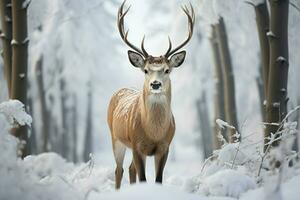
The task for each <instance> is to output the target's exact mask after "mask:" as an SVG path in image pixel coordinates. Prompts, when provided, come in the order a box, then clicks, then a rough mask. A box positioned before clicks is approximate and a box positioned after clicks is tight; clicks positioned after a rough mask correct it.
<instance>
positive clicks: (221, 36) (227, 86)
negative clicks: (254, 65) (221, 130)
mask: <svg viewBox="0 0 300 200" xmlns="http://www.w3.org/2000/svg"><path fill="white" fill-rule="evenodd" d="M216 32H217V37H218V40H219V44H220V46H219V48H220V55H221V63H222V70H223V79H224V94H225V96H224V97H225V98H224V100H225V117H226V121H227V122H228V123H230V124H231V125H232V126H234V127H235V128H236V129H238V121H237V111H236V103H235V85H234V74H233V69H232V64H231V57H230V52H229V46H228V38H227V33H226V27H225V23H224V20H223V18H222V17H221V18H220V19H219V23H218V24H217V25H216ZM228 132H229V141H230V142H234V141H238V140H240V139H241V138H236V137H235V136H234V135H235V133H236V130H234V129H228Z"/></svg>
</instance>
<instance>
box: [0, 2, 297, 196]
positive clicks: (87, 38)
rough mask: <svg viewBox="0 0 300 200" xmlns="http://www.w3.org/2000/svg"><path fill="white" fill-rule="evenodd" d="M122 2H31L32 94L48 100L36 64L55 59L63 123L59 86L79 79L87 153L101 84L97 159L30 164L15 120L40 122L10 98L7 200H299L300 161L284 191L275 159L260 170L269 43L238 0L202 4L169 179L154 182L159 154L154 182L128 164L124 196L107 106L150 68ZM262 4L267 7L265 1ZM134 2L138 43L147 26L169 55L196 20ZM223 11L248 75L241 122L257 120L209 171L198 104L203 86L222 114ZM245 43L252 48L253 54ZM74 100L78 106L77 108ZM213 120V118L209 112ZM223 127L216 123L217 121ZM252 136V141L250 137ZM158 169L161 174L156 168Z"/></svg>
mask: <svg viewBox="0 0 300 200" xmlns="http://www.w3.org/2000/svg"><path fill="white" fill-rule="evenodd" d="M28 2H29V1H28V0H26V1H24V3H25V4H24V5H23V6H27V5H28V4H27V3H28ZM120 2H121V1H115V0H112V1H101V2H100V3H99V1H98V0H91V1H90V2H89V3H86V1H83V0H72V1H69V0H44V1H32V2H31V4H30V6H29V10H28V11H29V12H28V19H29V20H28V23H29V38H28V39H30V41H31V42H30V44H29V73H28V76H29V81H32V82H31V83H32V84H31V86H33V88H32V90H31V91H30V93H31V94H32V96H31V97H32V98H33V99H38V95H37V93H36V89H35V88H34V87H36V84H35V83H34V81H35V75H36V74H34V71H35V70H34V66H35V62H36V60H37V59H38V57H39V56H40V55H43V56H44V58H45V59H44V65H43V70H44V71H45V74H46V75H47V76H45V77H44V78H45V88H46V89H47V90H46V91H47V99H46V101H47V103H49V102H50V100H49V99H50V97H52V98H53V99H54V100H55V103H54V104H53V105H51V111H53V112H52V113H51V114H53V115H54V116H53V120H54V121H57V124H56V125H57V126H60V123H61V121H62V120H61V116H60V115H59V114H58V113H60V100H59V97H60V96H59V95H60V93H59V91H60V90H59V86H58V84H57V83H59V80H60V79H61V78H64V79H65V80H66V82H67V83H69V82H70V83H72V84H67V88H66V91H65V92H66V93H71V94H75V95H76V96H77V97H78V113H79V114H78V118H79V119H78V132H79V138H78V152H81V149H80V148H82V144H81V141H83V139H84V134H83V133H84V129H85V120H84V119H85V117H86V115H85V111H86V102H87V100H86V94H85V92H84V91H87V88H88V86H87V82H89V81H91V82H92V84H93V88H94V90H93V94H94V96H93V98H94V100H95V101H94V102H96V105H95V106H94V108H93V109H94V116H93V120H94V121H95V127H94V128H93V134H94V136H95V138H94V141H95V142H94V143H95V147H96V148H95V161H93V159H94V158H91V160H90V161H89V162H88V163H79V164H74V163H71V162H68V161H66V160H65V159H64V158H62V157H61V156H59V155H57V154H55V153H51V152H49V153H43V154H40V155H31V156H28V157H26V158H25V159H24V160H21V159H20V158H18V157H17V152H18V146H19V144H20V143H19V141H18V140H17V139H16V138H15V137H13V136H11V135H9V134H8V130H9V128H10V127H11V125H12V124H14V122H15V121H20V122H19V123H20V124H21V123H23V124H28V125H29V124H30V122H31V121H32V120H31V117H30V116H28V115H27V114H26V113H24V107H22V106H21V105H18V103H12V102H11V101H14V100H11V101H9V102H5V103H3V104H0V105H1V106H0V108H1V109H3V110H1V114H0V152H2V153H1V154H0V160H1V163H0V177H1V179H0V199H1V200H2V199H3V200H6V199H9V200H15V199H24V200H44V199H45V200H46V199H75V200H77V199H80V200H82V199H86V200H89V199H124V200H126V199H130V200H132V199H137V198H138V197H140V198H143V199H154V198H155V199H163V198H165V199H175V200H176V199H200V200H201V199H219V200H226V199H237V198H238V199H240V200H244V199H245V200H247V199H248V200H250V199H251V200H252V199H255V200H260V199H261V200H263V199H266V197H270V196H269V195H273V197H274V196H275V197H274V198H278V195H279V194H280V195H281V197H282V199H288V200H290V199H291V200H296V199H298V196H299V195H298V193H299V184H300V176H299V164H298V163H296V164H295V166H293V167H290V168H288V167H285V168H284V170H283V172H284V173H283V178H282V183H281V187H280V188H281V190H280V191H275V192H274V188H272V187H269V186H270V185H272V183H275V182H277V180H278V179H277V178H278V174H279V173H278V171H276V170H275V171H272V170H270V171H267V170H265V168H268V167H269V166H270V163H269V162H270V158H266V161H265V162H263V168H262V171H261V176H259V177H258V176H257V171H258V169H259V165H260V161H261V156H262V155H261V154H262V152H261V148H262V146H263V145H262V142H261V141H262V130H261V126H260V116H259V114H258V113H259V109H260V106H259V100H258V97H257V89H256V88H257V86H256V82H255V78H256V77H257V75H258V66H259V62H258V60H259V59H258V56H257V55H258V52H259V46H258V38H257V36H256V34H253V30H255V29H256V24H255V15H254V12H253V8H252V7H251V6H249V5H246V4H245V3H244V1H237V0H226V1H224V0H201V1H192V4H193V5H194V7H195V11H196V13H197V15H198V16H197V22H196V23H197V26H196V27H195V33H197V34H194V36H193V38H192V40H191V43H190V44H189V45H188V46H187V53H188V54H187V59H186V62H185V63H184V66H183V67H182V68H180V69H178V70H174V71H173V72H172V94H173V95H172V107H173V112H174V116H175V119H176V123H177V124H176V127H177V131H176V136H175V138H174V141H173V143H172V145H173V146H172V148H171V151H170V159H169V160H168V162H167V166H166V172H165V174H164V176H165V177H164V178H165V182H164V184H163V185H155V184H152V182H153V180H154V178H153V174H154V173H153V171H154V170H153V168H154V166H153V165H151V160H150V159H149V160H150V164H149V166H150V169H148V168H147V175H148V176H150V178H149V179H148V180H149V183H148V184H137V185H133V186H130V185H129V183H128V174H127V171H128V170H127V168H125V167H124V180H123V182H122V188H121V190H120V191H118V192H115V191H114V163H113V156H112V152H111V142H110V141H109V140H110V137H109V134H108V128H107V125H106V111H107V105H108V102H109V99H110V97H111V95H112V93H113V92H114V91H117V90H118V89H119V88H121V87H125V86H126V87H127V86H129V87H131V86H135V87H139V88H142V83H143V80H144V79H143V75H142V74H141V73H140V70H136V69H135V68H133V67H131V66H130V64H129V61H128V58H127V54H126V51H127V47H126V46H125V45H124V44H123V43H122V42H121V41H120V38H119V36H118V33H117V30H116V26H115V14H116V9H117V6H119V4H120ZM252 2H253V3H255V4H259V3H261V0H253V1H252ZM130 4H132V9H131V11H130V13H128V20H127V21H126V25H128V27H129V28H130V30H132V31H131V34H130V37H131V38H130V39H132V40H133V42H134V44H139V43H140V39H141V38H142V35H143V34H145V30H147V33H146V34H147V35H149V38H148V37H147V41H148V40H149V42H147V44H146V45H147V50H148V48H149V50H150V52H151V53H152V52H153V53H155V54H161V53H162V51H163V50H165V49H166V48H167V40H166V38H167V37H166V36H167V35H169V34H170V35H171V38H172V40H174V41H172V42H173V43H174V44H178V43H179V42H180V41H181V39H183V38H184V36H185V34H186V29H184V28H182V27H184V26H185V25H186V18H185V16H184V15H183V14H182V11H181V10H180V4H181V1H179V0H178V1H161V0H152V1H146V0H141V1H134V3H133V1H132V2H130ZM154 11H155V12H154ZM241 13H242V14H241ZM149 15H151V20H149ZM220 16H222V17H223V18H224V20H225V23H226V26H227V31H228V34H227V35H228V39H229V48H230V51H231V57H232V63H233V68H234V72H235V73H236V74H239V76H235V81H236V100H237V111H238V116H239V120H240V121H242V120H247V124H246V128H241V129H242V130H241V134H242V143H235V144H224V145H223V147H222V148H221V149H220V150H218V151H215V152H214V154H213V155H212V157H211V159H210V160H208V161H207V162H206V164H203V168H201V166H202V155H201V150H199V149H200V148H201V146H200V145H199V144H198V142H195V141H196V139H198V138H199V135H200V131H199V130H198V128H197V125H198V121H197V120H198V118H197V113H196V109H195V102H196V100H197V99H198V98H199V96H200V95H199V94H200V92H195V91H202V90H205V91H207V94H208V96H207V98H208V102H209V103H208V105H207V106H208V108H209V109H208V110H209V114H211V113H212V112H213V100H212V94H213V84H212V83H213V80H212V78H211V77H212V67H211V64H212V63H211V60H212V59H211V56H210V50H209V48H210V44H209V40H208V38H207V36H209V33H210V32H209V30H210V26H211V24H214V23H216V22H217V21H218V19H219V17H220ZM236 16H239V17H236ZM9 20H11V19H9ZM289 20H290V21H289V36H290V37H289V41H290V49H291V51H290V55H289V59H290V60H289V62H290V64H291V66H298V65H299V62H300V57H299V56H298V54H297V52H299V51H298V48H299V46H300V40H299V37H298V33H299V27H300V26H299V13H298V12H297V11H296V12H295V10H294V9H291V10H290V18H289ZM104 23H105V26H104V25H103V24H104ZM154 25H155V26H154ZM196 29H197V30H196ZM148 32H149V33H148ZM74 33H76V34H74ZM207 33H208V34H207ZM269 36H274V37H275V35H274V34H273V33H272V32H269ZM26 41H27V40H25V41H24V42H26ZM13 42H16V41H13ZM108 47H109V48H108ZM245 49H251V51H248V52H247V54H245V51H244V50H245ZM193 52H197V56H193V55H194V53H193ZM290 70H291V73H290V77H289V89H288V91H289V94H290V95H291V100H292V101H293V103H294V105H298V103H296V100H297V99H298V96H299V90H298V88H297V85H298V80H299V68H297V67H294V68H293V67H291V68H290ZM1 72H2V71H1ZM26 75H27V74H26ZM48 75H49V76H48ZM1 81H2V82H1V84H0V86H1V89H2V88H3V85H4V84H3V83H4V81H3V79H1ZM290 83H291V84H290ZM1 91H3V90H1ZM4 93H5V92H3V93H1V94H0V96H1V100H2V99H5V98H4V97H3V96H5V94H4ZM297 95H298V96H297ZM186 97H187V98H186ZM245 97H247V98H245ZM36 102H38V101H36ZM265 102H266V101H265ZM34 104H35V105H34V108H35V109H34V110H35V121H34V123H35V125H36V127H37V130H38V131H37V135H38V136H39V137H38V138H40V137H41V135H42V133H41V132H40V131H39V127H40V124H41V120H40V115H39V106H40V105H39V103H35V102H34ZM70 104H71V103H70V102H68V105H70ZM70 106H71V105H70ZM124 111H125V110H124ZM187 116H188V120H187ZM209 118H210V119H212V118H213V117H212V116H209ZM214 123H215V122H214V121H213V120H211V124H214ZM216 123H218V125H219V126H220V128H225V127H229V128H234V127H232V126H231V125H229V124H228V123H227V122H224V121H222V120H217V121H216ZM277 125H278V124H277ZM290 125H291V124H290ZM294 125H295V124H293V126H294ZM291 126H292V125H291ZM285 128H287V127H286V126H285ZM55 134H57V133H56V132H55ZM59 134H60V133H58V136H59ZM251 135H252V137H248V138H246V136H251ZM274 137H275V135H273V136H272V138H273V139H272V138H271V140H274ZM199 146H200V147H199ZM257 149H258V150H257ZM256 150H257V151H256ZM273 153H274V154H272V157H277V158H280V159H283V158H287V159H291V157H292V155H289V154H287V155H286V154H282V149H281V150H277V151H274V152H273ZM102 155H103V156H102ZM282 155H284V156H282ZM280 156H281V157H280ZM147 163H148V160H147ZM151 166H152V167H151ZM147 167H148V165H147ZM150 170H153V171H151V173H148V171H149V172H150ZM273 197H272V199H273Z"/></svg>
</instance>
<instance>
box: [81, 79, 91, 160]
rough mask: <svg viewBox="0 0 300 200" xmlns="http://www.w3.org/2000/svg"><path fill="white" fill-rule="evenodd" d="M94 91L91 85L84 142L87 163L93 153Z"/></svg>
mask: <svg viewBox="0 0 300 200" xmlns="http://www.w3.org/2000/svg"><path fill="white" fill-rule="evenodd" d="M92 103H93V101H92V91H91V84H90V83H89V84H88V105H87V116H86V133H85V142H84V151H83V160H84V162H87V161H88V160H89V159H90V153H92V151H93V144H92V142H93V139H92V130H93V128H92V126H93V123H92V108H93V105H92Z"/></svg>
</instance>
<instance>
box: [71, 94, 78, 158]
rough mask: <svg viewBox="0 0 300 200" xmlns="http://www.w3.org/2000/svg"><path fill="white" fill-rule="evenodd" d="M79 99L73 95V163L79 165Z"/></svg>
mask: <svg viewBox="0 0 300 200" xmlns="http://www.w3.org/2000/svg"><path fill="white" fill-rule="evenodd" d="M77 123H78V122H77V97H76V94H73V109H72V127H73V162H74V163H77V162H78V159H77Z"/></svg>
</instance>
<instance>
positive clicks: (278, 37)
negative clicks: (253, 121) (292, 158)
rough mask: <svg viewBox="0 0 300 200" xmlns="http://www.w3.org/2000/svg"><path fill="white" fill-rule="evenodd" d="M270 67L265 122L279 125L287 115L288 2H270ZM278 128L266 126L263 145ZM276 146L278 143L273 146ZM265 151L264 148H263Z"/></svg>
mask: <svg viewBox="0 0 300 200" xmlns="http://www.w3.org/2000/svg"><path fill="white" fill-rule="evenodd" d="M270 12H271V19H270V32H269V33H268V37H269V42H270V66H269V80H268V95H267V108H266V109H267V110H266V120H267V122H268V123H280V122H281V121H282V120H283V118H284V117H285V116H286V113H287V101H288V98H287V81H288V68H289V57H288V56H289V55H288V13H289V1H288V0H270ZM278 128H279V126H277V125H267V126H266V130H265V144H266V143H267V142H268V141H269V140H268V137H270V135H271V133H276V132H277V130H278ZM273 145H274V146H276V145H278V142H275V143H274V144H273ZM265 150H266V146H265Z"/></svg>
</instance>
